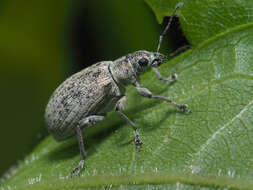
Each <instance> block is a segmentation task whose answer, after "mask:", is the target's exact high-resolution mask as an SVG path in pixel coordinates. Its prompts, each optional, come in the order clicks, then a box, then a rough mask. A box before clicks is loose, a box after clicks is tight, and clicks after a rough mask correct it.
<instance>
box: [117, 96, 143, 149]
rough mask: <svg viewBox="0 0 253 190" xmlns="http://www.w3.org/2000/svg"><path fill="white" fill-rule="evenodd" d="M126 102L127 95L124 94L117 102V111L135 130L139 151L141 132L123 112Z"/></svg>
mask: <svg viewBox="0 0 253 190" xmlns="http://www.w3.org/2000/svg"><path fill="white" fill-rule="evenodd" d="M125 104H126V96H123V97H122V98H121V99H120V100H119V101H118V102H117V104H116V107H115V111H116V112H117V113H118V114H119V115H120V117H121V118H122V119H124V120H125V121H126V122H127V123H128V124H129V125H130V126H131V127H132V129H133V130H134V136H135V145H136V148H137V150H138V151H140V149H141V145H142V142H141V140H140V138H139V136H140V135H139V133H138V131H137V127H136V125H135V124H134V122H132V121H131V120H130V119H129V118H128V117H127V116H126V115H125V114H124V113H122V111H121V110H122V109H124V107H125Z"/></svg>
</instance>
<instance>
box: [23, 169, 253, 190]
mask: <svg viewBox="0 0 253 190" xmlns="http://www.w3.org/2000/svg"><path fill="white" fill-rule="evenodd" d="M145 184H154V185H158V184H159V185H160V184H164V185H168V184H178V185H180V184H189V185H200V186H204V187H218V188H226V187H230V188H233V189H245V190H250V189H252V187H253V183H252V181H246V180H241V179H240V180H239V179H232V178H228V177H216V176H203V175H201V176H200V175H192V174H185V173H184V174H183V173H173V174H168V173H159V172H158V173H142V174H139V175H134V176H109V175H108V176H89V177H86V178H85V180H84V179H82V178H75V179H62V180H52V181H50V183H37V184H34V185H26V186H23V187H22V188H19V189H20V190H30V189H31V190H32V189H43V190H45V189H46V190H70V189H77V188H95V187H118V186H120V185H145Z"/></svg>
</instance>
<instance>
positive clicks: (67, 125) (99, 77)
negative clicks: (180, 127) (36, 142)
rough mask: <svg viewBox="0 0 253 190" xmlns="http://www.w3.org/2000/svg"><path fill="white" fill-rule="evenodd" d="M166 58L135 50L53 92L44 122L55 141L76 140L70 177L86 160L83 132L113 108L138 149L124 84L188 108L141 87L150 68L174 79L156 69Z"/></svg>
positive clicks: (72, 77)
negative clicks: (130, 130) (77, 156)
mask: <svg viewBox="0 0 253 190" xmlns="http://www.w3.org/2000/svg"><path fill="white" fill-rule="evenodd" d="M177 8H178V7H177ZM160 39H161V38H160ZM160 43H161V42H160ZM160 43H159V46H160ZM166 59H167V58H166V56H165V55H162V54H160V53H157V52H155V53H153V52H148V51H145V50H141V51H136V52H134V53H131V54H128V55H127V56H123V57H121V58H119V59H117V60H115V61H102V62H99V63H97V64H94V65H92V66H90V67H88V68H86V69H84V70H82V71H80V72H78V73H76V74H74V75H72V76H71V77H70V78H68V79H67V80H65V81H64V82H63V83H62V84H61V85H60V86H59V87H58V88H57V89H56V90H55V92H54V93H53V95H52V96H51V98H50V100H49V103H48V105H47V107H46V111H45V121H46V126H47V128H48V131H49V132H50V133H51V134H52V135H53V136H54V138H55V139H56V140H58V141H62V140H66V139H68V138H70V137H72V136H77V138H78V142H79V148H80V153H81V157H82V160H81V161H80V163H79V164H78V166H77V167H76V168H75V169H74V170H73V171H72V172H71V175H72V174H76V173H79V171H80V170H81V169H82V168H83V165H84V159H85V158H86V153H85V149H84V144H83V137H82V129H84V128H87V127H90V126H92V125H94V124H96V123H97V122H99V121H101V120H103V119H104V118H105V116H106V113H107V112H109V111H111V110H113V109H114V110H115V111H116V112H118V113H119V115H120V116H121V117H122V118H123V119H125V120H126V122H127V123H128V124H129V125H130V126H131V127H132V128H133V130H134V135H135V144H136V147H137V149H138V150H140V147H141V145H142V142H141V140H140V137H139V134H138V132H137V128H136V126H135V124H134V123H133V122H132V121H131V120H130V119H128V117H127V116H126V115H125V114H124V113H123V112H122V109H123V108H124V105H125V102H126V97H125V87H126V86H127V85H130V84H132V85H134V86H135V87H136V90H137V91H138V93H139V94H140V95H141V96H144V97H146V98H154V99H159V100H162V101H167V102H169V103H171V104H172V105H173V106H175V107H177V108H179V109H180V110H182V111H183V112H185V111H188V110H187V105H179V104H177V103H176V102H174V101H172V100H170V99H169V98H167V97H162V96H155V95H153V94H152V93H151V92H150V91H149V90H148V89H147V88H142V87H141V86H140V82H139V75H141V74H142V73H143V72H144V71H145V70H146V69H147V68H149V67H151V68H152V69H153V70H154V72H155V74H156V75H157V77H158V79H159V80H162V81H164V82H170V81H173V80H175V79H176V75H175V74H174V75H171V77H170V78H168V79H165V78H163V77H162V76H161V75H160V73H159V71H158V70H157V67H158V66H159V65H160V64H162V63H163V62H164V61H165V60H166Z"/></svg>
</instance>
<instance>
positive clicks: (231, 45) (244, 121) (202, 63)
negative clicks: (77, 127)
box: [3, 24, 253, 190]
mask: <svg viewBox="0 0 253 190" xmlns="http://www.w3.org/2000/svg"><path fill="white" fill-rule="evenodd" d="M252 50H253V24H247V25H242V26H239V27H236V28H234V29H232V30H229V31H227V32H225V33H222V34H219V35H218V36H216V37H214V38H212V39H209V40H208V41H206V42H204V43H202V44H201V45H199V46H198V47H197V48H195V49H193V50H190V51H188V52H187V53H184V54H183V55H181V56H179V57H177V58H175V59H173V60H171V61H169V62H167V63H166V64H164V65H162V66H161V67H160V71H161V73H162V74H163V75H164V76H168V75H169V73H170V72H171V70H172V68H173V69H176V72H177V74H178V80H177V82H175V83H174V84H173V85H166V84H163V83H162V82H160V81H158V80H156V77H155V75H154V74H153V73H152V72H151V71H150V72H147V73H145V74H144V75H143V76H142V86H144V87H148V88H149V89H150V90H151V91H153V92H154V94H159V95H162V96H169V97H171V98H172V99H173V100H175V101H176V102H178V103H182V104H184V103H186V104H188V105H189V107H190V109H191V110H192V113H191V114H184V113H180V112H179V111H178V110H176V109H175V108H173V107H172V106H170V105H168V103H166V102H160V101H157V100H149V99H145V98H142V97H140V96H138V95H137V93H136V91H135V89H133V88H131V87H130V88H128V90H127V97H128V103H127V109H126V114H127V115H128V116H129V117H130V118H131V119H132V120H133V121H134V122H135V123H136V125H137V126H138V130H139V133H140V135H141V139H142V141H143V142H144V144H143V147H142V151H141V152H137V151H136V149H135V146H134V144H133V142H132V139H133V131H132V129H131V128H130V127H129V126H127V124H126V123H125V122H124V121H122V120H121V119H120V118H119V117H118V116H117V115H116V114H115V113H111V114H109V116H108V117H107V119H106V120H105V121H104V122H102V123H100V124H99V125H96V126H95V127H94V128H92V129H90V130H89V131H88V133H86V135H85V137H84V139H85V147H86V149H87V154H88V157H87V159H86V163H85V164H86V168H85V170H84V171H82V173H81V176H80V177H77V178H73V179H66V178H65V177H66V176H67V175H68V174H69V172H70V171H71V170H72V169H73V168H74V167H75V166H76V165H77V163H78V162H79V160H80V156H79V150H78V143H77V141H76V139H73V140H69V141H66V142H63V143H57V142H55V141H54V140H53V138H52V137H51V136H50V137H48V138H47V139H45V140H44V141H43V142H42V143H41V144H40V145H39V146H38V147H37V148H36V149H35V150H34V152H33V153H32V154H31V155H29V156H28V157H27V158H26V159H25V160H24V161H23V162H22V163H21V164H20V165H19V167H18V168H17V169H16V171H15V172H16V173H15V174H14V175H13V176H12V177H11V178H10V179H9V180H7V181H6V182H5V183H4V184H3V188H7V187H8V186H9V187H11V188H14V187H16V188H17V189H43V190H45V189H84V188H93V189H94V188H95V189H106V187H108V188H110V187H115V189H118V188H121V189H150V188H153V189H165V188H167V189H168V188H172V189H174V188H177V189H216V188H225V187H231V188H234V189H252V186H253V184H252V181H250V180H252V179H253V173H252V171H253V149H252V146H253V140H252V139H253V117H252V114H253V98H252V97H253V61H252V60H253V59H252V58H253V54H252ZM31 184H33V185H31Z"/></svg>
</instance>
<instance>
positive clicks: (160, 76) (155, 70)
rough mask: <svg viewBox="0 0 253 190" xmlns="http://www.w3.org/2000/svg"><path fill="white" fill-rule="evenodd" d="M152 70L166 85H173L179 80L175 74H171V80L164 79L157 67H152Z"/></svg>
mask: <svg viewBox="0 0 253 190" xmlns="http://www.w3.org/2000/svg"><path fill="white" fill-rule="evenodd" d="M151 68H152V70H153V71H154V72H155V75H156V77H157V79H158V80H161V81H163V82H165V83H171V82H173V81H175V80H176V79H177V74H175V73H173V74H171V75H170V77H169V78H163V77H162V75H161V73H160V72H159V71H158V69H157V68H156V67H151Z"/></svg>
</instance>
